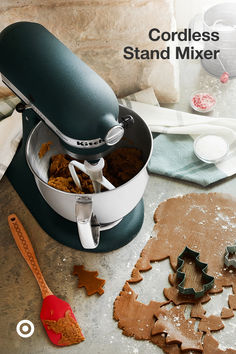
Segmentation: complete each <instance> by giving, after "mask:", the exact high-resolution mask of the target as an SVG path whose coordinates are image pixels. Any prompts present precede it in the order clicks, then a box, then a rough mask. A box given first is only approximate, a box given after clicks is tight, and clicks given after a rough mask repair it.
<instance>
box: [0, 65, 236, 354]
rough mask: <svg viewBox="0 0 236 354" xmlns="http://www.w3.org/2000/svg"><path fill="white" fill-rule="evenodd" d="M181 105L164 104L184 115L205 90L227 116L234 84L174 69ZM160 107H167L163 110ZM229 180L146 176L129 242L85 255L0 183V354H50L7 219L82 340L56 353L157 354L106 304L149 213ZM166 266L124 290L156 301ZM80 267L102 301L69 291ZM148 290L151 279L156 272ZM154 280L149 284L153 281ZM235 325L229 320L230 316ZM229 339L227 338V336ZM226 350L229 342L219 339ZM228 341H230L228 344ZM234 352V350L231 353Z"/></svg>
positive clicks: (197, 68) (229, 189)
mask: <svg viewBox="0 0 236 354" xmlns="http://www.w3.org/2000/svg"><path fill="white" fill-rule="evenodd" d="M180 73H181V76H180V84H181V99H180V102H179V103H178V104H175V105H169V106H168V107H169V108H174V109H178V110H182V111H190V108H189V97H190V93H191V92H192V91H194V90H198V89H200V88H210V87H211V88H213V90H214V92H215V93H216V94H217V98H218V100H217V107H216V110H215V112H214V115H216V116H227V117H233V116H234V112H235V111H236V101H235V100H234V102H233V100H232V97H233V94H234V95H235V92H236V80H234V81H231V82H230V83H229V84H228V86H222V85H220V84H219V80H217V79H215V78H214V77H211V76H209V75H208V74H207V73H206V72H205V71H204V70H203V69H202V68H201V65H200V63H199V62H191V61H190V62H182V63H181V70H180ZM166 106H167V105H166ZM235 187H236V179H235V178H234V177H232V178H228V179H226V180H224V181H223V182H221V183H217V184H214V185H212V186H210V187H208V188H203V187H199V186H198V185H195V184H191V183H187V182H183V181H179V180H174V179H171V178H167V177H162V176H154V175H152V176H150V179H149V183H148V186H147V189H146V191H145V195H144V202H145V218H144V224H143V227H142V229H141V231H140V232H139V234H138V235H137V237H136V238H135V239H134V240H133V241H132V242H131V243H130V244H128V245H127V246H125V247H123V248H121V249H119V250H116V251H113V252H109V253H105V254H102V253H99V254H91V253H88V252H80V251H77V250H73V249H70V248H68V247H66V246H63V245H61V244H59V243H58V242H56V241H54V240H53V239H52V238H50V237H49V236H48V235H47V234H46V233H44V231H42V229H41V228H40V226H39V225H38V224H37V222H36V221H35V220H34V218H33V217H32V216H31V214H30V212H29V211H28V209H27V208H26V207H25V206H24V204H23V202H22V201H21V200H20V198H19V197H18V195H17V194H16V192H15V191H14V189H13V188H12V186H11V184H10V183H9V181H8V180H7V178H6V177H4V178H3V179H2V180H1V182H0V235H1V244H0V257H1V261H0V262H1V287H2V289H1V320H0V333H1V341H0V343H1V344H0V348H1V352H2V353H4V354H5V353H9V354H32V353H34V354H38V353H49V354H50V353H55V351H56V350H57V349H56V348H55V347H54V346H53V345H52V344H51V343H50V342H49V340H48V338H47V335H46V332H45V330H44V329H43V327H42V324H41V322H40V319H39V313H40V309H41V304H42V299H41V294H40V290H39V288H38V285H37V283H36V281H35V279H34V277H33V275H32V273H31V270H30V269H29V267H28V265H27V264H26V263H25V261H24V260H23V258H22V256H21V255H20V253H19V251H18V249H17V247H16V245H15V243H14V240H13V238H12V236H11V234H10V231H9V228H8V223H7V216H8V215H9V214H10V213H12V212H16V213H17V215H18V216H19V218H20V219H21V220H22V223H23V224H24V226H25V228H26V230H27V232H28V234H29V236H30V239H31V241H32V244H33V247H34V248H35V253H36V256H37V258H38V261H39V264H40V267H41V269H42V273H43V275H44V276H45V279H46V281H47V283H48V284H49V286H50V288H51V290H52V291H53V292H54V293H55V295H57V296H58V297H61V298H62V299H64V300H66V301H67V302H69V303H70V305H71V307H72V310H73V311H74V314H75V316H76V318H77V320H78V322H79V324H80V326H81V328H82V330H83V333H84V335H85V338H86V340H85V341H84V342H83V343H81V344H79V346H78V345H75V346H71V347H65V348H61V349H58V350H60V353H63V354H64V353H65V354H66V353H72V354H73V353H77V352H79V353H80V354H85V353H86V354H90V353H96V354H99V353H103V354H106V353H107V354H110V353H111V352H113V353H115V354H124V353H125V354H131V353H147V352H148V353H149V354H152V353H153V354H154V353H155V354H156V353H162V350H161V349H159V348H158V347H156V346H155V345H154V344H152V343H149V342H147V341H137V340H135V339H133V338H129V337H125V336H124V335H122V331H121V330H120V329H118V328H117V322H116V321H114V320H113V302H114V300H115V298H116V296H117V295H118V294H119V292H120V291H121V289H122V287H123V285H124V283H125V280H127V279H128V278H129V277H130V274H131V271H132V269H133V266H134V264H135V263H136V261H137V259H138V257H139V254H140V252H141V250H142V248H143V247H144V245H145V243H146V242H147V240H148V239H149V237H150V234H151V231H152V228H153V225H154V223H153V219H152V217H153V213H154V210H155V208H156V207H157V205H158V204H159V203H160V202H162V201H163V200H165V199H167V198H169V197H173V196H177V195H182V194H186V193H190V192H213V191H214V192H225V193H229V194H234V195H236V192H235ZM168 263H169V262H168V260H165V261H163V262H158V263H155V264H153V270H152V271H151V272H147V273H145V274H144V280H143V281H142V282H141V283H139V284H136V285H132V288H133V289H134V291H137V292H138V293H139V298H138V299H139V300H140V301H142V302H144V303H149V301H150V300H157V301H162V300H164V296H163V294H162V289H163V287H165V286H168V279H167V278H168V274H169V272H170V268H169V264H168ZM79 264H83V265H84V266H85V268H86V269H88V270H97V271H98V272H99V277H101V278H103V279H105V280H106V284H105V286H104V290H105V292H104V294H103V295H102V296H97V295H93V296H91V297H88V296H86V294H85V290H84V289H83V288H82V289H78V288H77V281H78V278H77V277H76V276H73V275H71V273H72V270H73V266H74V265H79ZM160 272H161V274H162V277H158V281H156V284H157V286H156V287H155V286H154V284H155V278H153V275H155V274H157V273H160ZM156 279H157V278H156ZM22 319H28V320H31V321H32V322H33V323H34V325H35V332H34V334H33V335H32V337H30V338H26V339H23V338H20V337H19V336H18V335H17V333H16V325H17V323H18V322H19V321H20V320H22ZM234 323H235V317H234ZM233 338H234V337H233ZM227 341H228V342H227V344H229V345H231V346H232V347H233V345H235V343H234V342H232V343H230V339H227ZM232 341H234V339H232ZM235 348H236V347H235Z"/></svg>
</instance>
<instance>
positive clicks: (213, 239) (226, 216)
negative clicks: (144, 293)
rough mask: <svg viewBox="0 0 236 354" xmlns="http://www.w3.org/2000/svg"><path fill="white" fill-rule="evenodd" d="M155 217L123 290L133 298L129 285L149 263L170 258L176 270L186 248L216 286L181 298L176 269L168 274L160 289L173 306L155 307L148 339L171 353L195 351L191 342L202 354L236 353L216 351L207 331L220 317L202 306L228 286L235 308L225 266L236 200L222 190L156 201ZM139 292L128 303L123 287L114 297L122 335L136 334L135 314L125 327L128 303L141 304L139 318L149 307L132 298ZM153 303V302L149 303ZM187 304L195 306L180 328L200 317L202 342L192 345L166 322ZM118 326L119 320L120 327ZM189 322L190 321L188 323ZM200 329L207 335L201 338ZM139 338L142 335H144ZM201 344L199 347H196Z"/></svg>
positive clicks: (233, 282)
mask: <svg viewBox="0 0 236 354" xmlns="http://www.w3.org/2000/svg"><path fill="white" fill-rule="evenodd" d="M154 220H155V226H154V230H153V232H152V235H154V237H152V238H151V239H150V240H149V241H148V242H147V243H146V245H145V247H144V249H143V250H142V252H141V255H140V258H139V259H138V261H137V263H136V264H135V266H134V268H133V270H132V274H131V278H130V279H129V280H128V281H127V282H126V285H125V287H126V289H128V287H129V291H128V292H130V296H131V297H132V296H133V295H132V294H133V290H132V289H131V287H130V285H129V284H132V283H136V282H140V281H141V280H142V279H143V277H142V272H146V271H149V270H151V269H152V262H156V261H161V260H164V259H166V258H169V260H170V264H171V267H172V269H173V270H174V272H176V266H177V257H178V255H179V254H180V253H181V252H182V251H183V249H184V248H185V246H188V247H189V248H191V249H194V250H196V251H197V252H199V253H200V260H201V261H202V262H205V263H207V264H208V274H210V275H212V276H214V277H215V285H214V287H213V288H212V289H211V290H210V291H209V292H208V293H207V294H205V295H204V296H203V297H202V298H200V299H194V298H193V297H192V296H185V295H182V294H180V293H179V292H178V290H177V287H176V285H177V279H176V273H174V274H170V275H169V282H170V285H171V287H170V288H166V289H163V292H164V295H165V296H166V298H167V299H168V300H169V301H171V302H172V304H173V305H174V307H173V309H171V310H168V309H167V308H166V307H165V304H163V305H162V306H160V308H159V311H156V312H155V313H154V311H153V315H155V317H156V319H157V321H156V323H155V324H154V325H153V330H152V335H151V338H150V339H149V340H151V341H152V342H153V343H154V344H156V345H158V346H159V347H160V348H162V349H163V351H164V352H165V353H171V354H177V353H178V354H179V353H182V352H183V349H184V352H185V353H188V352H189V351H190V350H191V349H193V347H194V344H196V348H195V350H193V352H195V351H196V350H197V351H198V352H199V351H200V352H201V351H202V352H203V353H204V354H212V353H214V354H215V353H216V354H221V353H222V354H223V353H225V354H226V353H227V354H228V353H230V354H231V353H236V350H233V349H227V351H222V350H221V349H219V345H218V342H217V341H216V340H215V339H214V338H213V337H212V336H211V335H210V331H215V330H220V329H222V328H223V322H222V321H221V317H218V316H209V317H206V316H205V312H206V311H205V310H204V308H203V307H202V304H203V303H205V302H207V301H210V300H211V297H210V295H211V294H215V293H219V292H222V291H223V287H228V286H232V289H233V295H229V298H228V303H229V309H228V310H229V311H230V310H231V311H232V312H233V310H234V309H236V277H235V273H236V271H235V270H232V269H227V268H225V266H224V252H225V247H226V245H228V244H233V243H234V241H235V231H236V230H235V229H236V199H234V198H232V197H231V196H230V195H227V194H221V193H209V194H205V193H199V194H195V193H192V194H187V195H185V196H181V197H176V198H171V199H168V200H167V201H165V202H163V203H161V204H160V205H159V207H158V208H157V209H156V211H155V214H154ZM155 235H156V236H155ZM137 296H138V294H135V299H133V301H127V299H126V301H125V300H124V299H123V300H122V297H125V298H127V291H124V289H123V292H121V293H120V295H119V296H118V298H119V301H118V300H117V299H118V298H117V299H116V301H115V304H116V306H114V318H115V319H116V320H117V321H119V327H120V328H122V329H123V333H124V334H126V335H128V336H134V337H135V338H136V334H135V333H136V331H137V320H138V317H136V320H135V323H132V321H131V320H130V322H129V328H130V331H127V330H126V326H128V325H127V322H126V314H127V313H128V312H129V311H130V308H129V307H131V308H133V306H134V305H133V303H134V302H135V301H136V303H139V305H138V306H140V307H141V305H143V306H142V310H143V311H144V313H143V312H142V313H141V315H142V316H146V312H145V311H146V310H145V309H146V307H147V305H144V304H142V303H141V302H138V301H137V300H136V299H137ZM151 303H152V301H151V302H150V304H151ZM187 303H190V304H192V305H193V306H192V310H191V313H190V317H191V318H190V319H186V318H185V317H184V315H183V316H182V317H181V323H180V326H181V328H184V324H185V326H186V325H187V323H189V320H190V321H193V322H195V321H196V320H195V319H194V318H198V319H200V323H199V331H198V332H195V333H197V336H199V338H200V336H201V340H200V339H199V338H197V339H196V338H195V340H196V341H195V342H191V341H190V343H188V342H187V339H188V337H187V335H186V336H184V335H183V334H182V336H181V335H179V334H176V331H174V332H173V331H172V330H173V326H172V327H171V326H170V323H172V325H173V316H171V313H172V312H175V311H176V308H177V307H178V308H179V309H181V311H182V313H183V310H182V309H183V308H184V307H185V306H184V304H187ZM150 304H149V305H150ZM149 305H148V306H149ZM177 305H180V306H177ZM145 306H146V307H145ZM149 310H150V308H149ZM179 311H180V310H179ZM232 312H231V314H232ZM163 313H164V314H165V316H166V320H165V322H164V321H161V323H160V322H158V321H160V319H161V318H162V317H161V316H163ZM222 313H223V311H222ZM224 313H225V311H224ZM161 314H162V315H161ZM139 315H140V314H139ZM151 315H152V314H151V313H150V312H149V313H148V318H150V316H151ZM142 318H143V317H140V318H139V319H140V321H141V320H142ZM171 321H172V322H171ZM120 324H122V326H121V325H120ZM190 324H191V323H189V324H188V325H190ZM142 325H143V322H142ZM161 325H162V327H161ZM186 328H188V326H186ZM164 329H165V332H166V334H164V333H162V334H159V332H161V331H162V330H163V331H164ZM169 333H170V334H169ZM203 333H206V334H205V336H203V337H202V335H203ZM168 334H169V335H168ZM191 336H193V338H194V336H195V334H194V332H192V331H191ZM191 338H192V337H191ZM139 339H140V338H139ZM143 339H146V337H145V338H143ZM147 339H148V338H147ZM172 340H175V344H170V343H172ZM198 340H199V341H198ZM177 343H179V344H177ZM191 344H193V345H191ZM201 345H202V348H201V347H200V346H201ZM197 347H198V349H197ZM191 353H192V352H191Z"/></svg>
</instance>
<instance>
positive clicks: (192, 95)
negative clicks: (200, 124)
mask: <svg viewBox="0 0 236 354" xmlns="http://www.w3.org/2000/svg"><path fill="white" fill-rule="evenodd" d="M197 95H209V96H210V97H212V98H213V100H214V102H212V104H211V105H209V107H208V108H204V109H203V108H201V107H198V106H196V105H195V104H194V102H193V99H194V96H197ZM190 105H191V107H192V109H194V110H195V111H197V112H200V113H208V112H211V111H212V110H213V109H214V108H215V105H216V99H215V97H214V96H213V95H212V94H211V93H209V92H206V91H205V90H199V91H195V92H193V93H192V94H191V97H190Z"/></svg>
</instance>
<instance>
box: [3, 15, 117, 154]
mask: <svg viewBox="0 0 236 354" xmlns="http://www.w3.org/2000/svg"><path fill="white" fill-rule="evenodd" d="M0 52H1V60H0V71H1V74H2V81H3V82H4V83H5V84H6V85H7V86H8V87H9V88H10V89H11V90H12V91H13V92H15V94H16V95H17V96H19V97H20V98H21V100H22V102H23V104H20V105H19V106H18V109H19V110H20V109H21V110H24V109H29V108H31V109H32V110H33V111H34V112H35V113H36V114H37V115H38V117H39V118H40V119H42V120H43V121H44V123H46V125H47V126H48V127H49V128H50V129H51V130H52V131H53V132H54V133H55V134H56V135H57V136H58V137H59V138H60V141H61V143H62V145H63V146H64V148H65V149H66V150H67V151H68V153H69V154H70V155H71V156H73V157H75V158H77V159H82V160H84V159H86V160H90V161H92V160H97V159H99V158H100V157H102V156H104V155H105V154H107V153H108V152H109V150H110V149H111V147H112V146H114V145H115V144H117V143H118V142H119V141H120V139H121V138H122V136H123V134H124V124H123V123H122V121H120V122H119V121H118V114H119V105H118V101H117V99H116V96H115V94H114V92H113V91H112V89H111V88H110V87H109V86H108V85H107V84H106V82H105V81H104V80H103V79H102V78H101V77H100V76H98V75H97V74H96V73H95V72H94V71H93V70H92V69H91V68H89V67H88V66H87V65H86V64H85V63H84V62H82V61H81V60H80V59H79V58H78V57H77V56H76V55H75V54H73V53H72V52H71V51H70V50H69V49H68V48H67V47H66V46H65V45H64V44H62V43H61V42H60V41H59V40H58V39H57V38H56V37H54V36H53V35H52V34H51V33H50V32H49V31H48V30H47V29H46V28H44V27H43V26H42V25H40V24H37V23H31V22H18V23H14V24H12V25H10V26H8V27H7V28H5V29H4V30H3V31H2V32H1V34H0Z"/></svg>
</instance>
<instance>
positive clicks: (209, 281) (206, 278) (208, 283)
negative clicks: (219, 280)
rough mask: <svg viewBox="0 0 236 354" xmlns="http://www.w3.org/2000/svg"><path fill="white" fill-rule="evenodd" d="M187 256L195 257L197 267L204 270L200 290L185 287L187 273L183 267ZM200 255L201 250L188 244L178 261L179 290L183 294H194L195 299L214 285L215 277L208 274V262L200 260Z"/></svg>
mask: <svg viewBox="0 0 236 354" xmlns="http://www.w3.org/2000/svg"><path fill="white" fill-rule="evenodd" d="M185 257H186V258H187V257H189V258H193V260H194V262H195V264H196V267H197V268H198V269H200V270H201V272H202V282H203V285H202V289H201V290H199V291H196V290H195V289H194V288H185V287H184V284H185V281H186V275H185V273H184V272H182V269H183V266H184V258H185ZM199 257H200V253H199V252H196V251H194V250H192V249H191V248H189V247H187V246H186V247H185V249H184V250H183V252H182V253H181V254H180V255H179V256H178V262H177V279H179V280H180V283H179V284H178V290H179V292H180V293H181V294H183V295H194V298H195V299H197V298H199V297H202V296H203V295H204V294H205V293H206V292H207V291H208V290H210V289H211V288H212V287H213V285H214V277H212V276H211V275H208V274H207V263H204V262H201V261H200V260H199Z"/></svg>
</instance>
